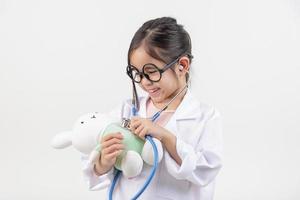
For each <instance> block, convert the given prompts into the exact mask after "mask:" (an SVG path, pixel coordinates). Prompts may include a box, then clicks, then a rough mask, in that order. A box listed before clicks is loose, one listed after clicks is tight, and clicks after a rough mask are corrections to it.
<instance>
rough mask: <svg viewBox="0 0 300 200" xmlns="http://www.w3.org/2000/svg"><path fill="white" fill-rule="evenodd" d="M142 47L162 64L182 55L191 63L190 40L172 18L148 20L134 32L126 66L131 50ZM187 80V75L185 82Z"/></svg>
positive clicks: (181, 26)
mask: <svg viewBox="0 0 300 200" xmlns="http://www.w3.org/2000/svg"><path fill="white" fill-rule="evenodd" d="M142 45H143V46H144V48H145V51H146V52H147V53H148V54H149V55H150V56H151V57H153V58H155V59H157V60H159V61H162V62H164V63H170V62H172V61H173V60H175V59H176V58H178V57H179V56H184V55H186V56H188V58H189V60H190V63H191V62H192V58H193V56H192V44H191V38H190V36H189V34H188V32H187V31H186V30H185V29H184V28H183V25H180V24H177V20H176V19H174V18H172V17H161V18H156V19H152V20H149V21H147V22H145V23H144V24H143V25H142V26H141V27H140V28H139V29H138V30H137V31H136V33H135V34H134V36H133V38H132V40H131V43H130V46H129V50H128V64H130V56H131V53H132V52H133V50H135V49H137V48H139V47H140V46H142ZM188 78H189V77H188V73H187V76H186V81H188Z"/></svg>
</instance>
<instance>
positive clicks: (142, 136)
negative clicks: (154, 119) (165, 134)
mask: <svg viewBox="0 0 300 200" xmlns="http://www.w3.org/2000/svg"><path fill="white" fill-rule="evenodd" d="M146 134H147V128H145V127H143V129H142V130H141V132H140V133H139V137H140V138H142V139H143V140H144V139H145V135H146Z"/></svg>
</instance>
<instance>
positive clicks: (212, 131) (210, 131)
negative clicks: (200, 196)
mask: <svg viewBox="0 0 300 200" xmlns="http://www.w3.org/2000/svg"><path fill="white" fill-rule="evenodd" d="M200 127H201V126H200ZM200 127H199V128H197V129H195V131H196V132H195V133H193V134H201V136H200V139H199V141H198V144H197V146H196V147H194V146H192V145H191V144H188V143H186V142H185V141H183V140H182V139H180V138H177V142H176V150H177V153H178V155H179V157H180V158H181V160H182V163H181V165H180V166H179V165H178V164H177V163H176V162H175V161H174V159H173V158H171V156H170V154H169V153H168V152H166V154H165V155H166V158H165V162H166V167H167V170H168V172H169V173H170V174H171V175H172V176H173V177H175V178H176V179H180V180H188V181H190V182H192V183H194V184H196V185H201V186H205V185H207V184H209V183H210V182H211V181H212V180H214V179H215V177H216V175H217V174H218V172H219V170H220V168H221V166H222V164H221V163H222V162H221V152H222V125H221V118H220V114H219V113H218V112H217V111H216V110H213V111H212V113H211V114H210V117H209V119H207V121H206V123H205V125H204V127H202V128H200ZM187 134H188V133H187Z"/></svg>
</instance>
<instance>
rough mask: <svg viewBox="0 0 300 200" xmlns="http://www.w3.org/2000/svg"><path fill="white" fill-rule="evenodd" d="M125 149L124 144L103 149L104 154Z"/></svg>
mask: <svg viewBox="0 0 300 200" xmlns="http://www.w3.org/2000/svg"><path fill="white" fill-rule="evenodd" d="M123 149H124V145H123V144H113V145H111V146H109V147H107V148H105V149H102V152H103V153H104V154H110V153H112V152H114V151H118V150H123Z"/></svg>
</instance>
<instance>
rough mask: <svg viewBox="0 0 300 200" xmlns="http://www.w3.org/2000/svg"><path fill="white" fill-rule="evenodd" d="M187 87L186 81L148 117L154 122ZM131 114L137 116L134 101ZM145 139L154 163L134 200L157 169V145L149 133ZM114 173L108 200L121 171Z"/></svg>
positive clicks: (110, 198) (134, 199)
mask: <svg viewBox="0 0 300 200" xmlns="http://www.w3.org/2000/svg"><path fill="white" fill-rule="evenodd" d="M186 88H188V83H187V84H186V85H185V86H184V87H183V88H182V89H181V90H180V91H179V92H178V93H177V94H176V95H175V96H174V97H173V98H172V99H171V100H170V101H169V102H168V103H167V105H166V106H164V107H163V108H162V109H161V110H159V111H157V112H156V113H155V114H154V115H153V116H152V117H151V118H150V119H151V121H152V122H154V121H155V120H156V119H157V118H158V117H159V116H160V115H161V113H162V112H163V111H165V110H166V109H167V108H168V107H169V105H170V104H171V103H172V102H173V101H174V100H175V99H176V98H177V97H178V96H179V95H180V94H181V93H182V92H183V91H184V90H185V89H186ZM134 89H135V88H134ZM131 112H132V115H133V116H137V115H138V112H137V106H136V105H135V103H134V101H133V103H132V109H131ZM145 139H146V140H148V141H149V142H150V144H151V145H152V148H153V151H154V165H153V166H152V168H151V172H150V175H149V176H148V178H147V180H146V181H145V183H144V185H143V187H142V188H141V189H140V190H139V191H138V192H137V193H136V194H135V195H134V197H133V198H132V200H136V199H137V198H138V197H139V196H140V195H141V194H142V193H143V192H144V191H145V189H146V188H147V187H148V185H149V183H150V182H151V180H152V179H153V177H154V174H155V172H156V169H157V165H158V151H157V147H156V145H155V143H154V141H153V139H152V136H151V135H146V137H145ZM115 170H116V174H115V176H114V179H113V181H112V183H111V186H110V189H109V200H112V195H113V191H114V188H115V185H116V183H117V181H118V179H119V177H120V175H121V173H122V172H121V171H120V170H118V169H116V168H115Z"/></svg>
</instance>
